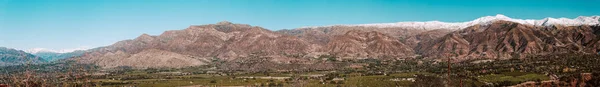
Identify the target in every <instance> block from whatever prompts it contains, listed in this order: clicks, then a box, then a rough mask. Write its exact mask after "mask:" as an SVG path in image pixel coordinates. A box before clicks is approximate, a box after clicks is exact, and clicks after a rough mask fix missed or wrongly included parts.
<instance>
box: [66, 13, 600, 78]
mask: <svg viewBox="0 0 600 87" xmlns="http://www.w3.org/2000/svg"><path fill="white" fill-rule="evenodd" d="M598 18H600V17H598V16H593V17H579V18H576V19H564V18H559V19H560V20H555V19H554V18H546V19H543V20H522V19H512V18H509V17H506V16H503V15H496V16H486V17H482V18H478V19H475V20H473V21H469V22H460V23H444V22H433V23H429V22H427V23H421V22H401V23H397V24H396V23H391V24H383V25H380V24H364V25H335V26H321V27H305V28H298V29H292V30H279V31H270V30H267V29H264V28H261V27H257V26H250V25H246V24H233V23H230V22H226V21H224V22H219V23H217V24H208V25H199V26H190V27H188V28H186V29H183V30H171V31H166V32H164V33H162V34H161V35H157V36H152V35H147V34H142V35H140V36H139V37H137V38H135V39H131V40H124V41H119V42H117V43H115V44H113V45H110V46H106V47H100V48H96V49H91V50H89V51H88V52H87V53H85V54H86V55H83V56H81V57H76V58H71V59H73V60H77V61H80V62H82V63H93V64H96V65H99V66H102V67H105V68H111V67H119V66H133V67H137V68H150V67H187V66H197V65H205V64H208V63H210V61H209V60H211V59H213V58H220V59H222V60H225V61H246V60H252V59H248V58H265V59H266V60H267V61H269V62H274V63H290V62H292V61H305V62H306V61H309V62H307V63H310V61H311V60H315V59H318V58H319V56H322V55H333V56H334V57H336V58H344V59H362V58H375V59H402V58H416V57H417V56H419V55H421V56H423V57H426V58H430V59H445V58H447V57H452V58H455V61H462V60H468V59H477V58H499V59H505V58H513V57H523V56H527V55H543V54H551V53H565V52H578V53H597V51H599V47H600V41H599V40H600V39H598V37H599V34H600V31H598V30H599V29H598V28H599V27H598V23H600V22H598ZM388 25H390V26H388ZM449 26H450V27H449ZM459 28H460V29H459ZM257 55H260V57H257ZM174 62H180V63H174ZM152 64H155V65H152Z"/></svg>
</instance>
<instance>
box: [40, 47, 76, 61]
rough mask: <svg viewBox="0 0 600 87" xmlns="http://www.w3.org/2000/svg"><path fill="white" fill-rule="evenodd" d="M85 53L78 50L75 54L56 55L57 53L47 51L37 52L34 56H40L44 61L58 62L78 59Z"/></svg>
mask: <svg viewBox="0 0 600 87" xmlns="http://www.w3.org/2000/svg"><path fill="white" fill-rule="evenodd" d="M84 53H85V51H83V50H78V51H73V52H67V53H56V52H45V51H41V52H36V53H34V54H33V55H35V56H38V57H40V58H42V59H44V60H47V61H56V60H60V59H66V58H71V57H77V56H81V55H83V54H84Z"/></svg>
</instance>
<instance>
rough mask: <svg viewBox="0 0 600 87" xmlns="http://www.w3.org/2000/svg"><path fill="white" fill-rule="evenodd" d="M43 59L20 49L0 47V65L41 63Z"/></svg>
mask: <svg viewBox="0 0 600 87" xmlns="http://www.w3.org/2000/svg"><path fill="white" fill-rule="evenodd" d="M43 62H46V61H45V60H43V59H41V58H39V57H37V56H34V55H32V54H29V53H26V52H24V51H21V50H15V49H10V48H6V47H0V66H10V65H20V64H35V63H43Z"/></svg>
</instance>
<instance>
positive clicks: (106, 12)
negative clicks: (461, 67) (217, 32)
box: [0, 0, 600, 50]
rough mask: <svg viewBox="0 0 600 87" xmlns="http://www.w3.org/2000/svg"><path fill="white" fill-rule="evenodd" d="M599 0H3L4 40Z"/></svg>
mask: <svg viewBox="0 0 600 87" xmlns="http://www.w3.org/2000/svg"><path fill="white" fill-rule="evenodd" d="M597 3H600V0H0V47H9V48H17V49H30V48H49V49H55V50H59V49H70V48H77V47H99V46H106V45H110V44H113V43H115V42H117V41H120V40H125V39H133V38H135V37H137V36H139V35H141V34H143V33H147V34H150V35H159V34H160V33H162V32H163V31H166V30H179V29H184V28H187V27H188V26H190V25H203V24H213V23H217V22H219V21H223V20H227V21H231V22H234V23H242V24H251V25H254V26H261V27H264V28H267V29H271V30H279V29H291V28H297V27H303V26H322V25H333V24H363V23H388V22H400V21H431V20H439V21H445V22H462V21H470V20H473V19H476V18H478V17H482V16H490V15H496V14H504V15H506V16H509V17H512V18H521V19H542V18H545V17H555V18H557V17H567V18H575V17H577V16H592V15H600V10H599V9H598V8H600V5H597Z"/></svg>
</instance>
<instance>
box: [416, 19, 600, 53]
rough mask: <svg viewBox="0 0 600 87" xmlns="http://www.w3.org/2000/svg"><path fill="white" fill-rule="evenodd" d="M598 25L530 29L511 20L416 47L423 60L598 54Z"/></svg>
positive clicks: (458, 32) (461, 31) (478, 26)
mask: <svg viewBox="0 0 600 87" xmlns="http://www.w3.org/2000/svg"><path fill="white" fill-rule="evenodd" d="M599 30H600V27H598V26H588V25H581V26H561V25H553V26H531V25H526V24H520V23H516V22H510V21H501V20H500V21H495V22H493V23H492V24H490V25H475V26H471V27H468V28H465V29H463V30H459V31H455V32H452V33H450V34H448V35H445V36H444V37H441V38H438V39H436V40H435V41H433V42H431V43H420V44H419V46H418V47H417V48H416V51H417V52H418V53H419V54H422V55H424V56H426V57H433V58H442V57H456V58H457V60H459V61H460V60H466V59H474V58H514V57H517V58H520V57H524V56H526V55H542V54H551V53H569V52H578V53H597V51H598V49H600V48H598V43H597V42H598V37H599V35H600V34H598V33H597V32H598V31H599Z"/></svg>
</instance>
